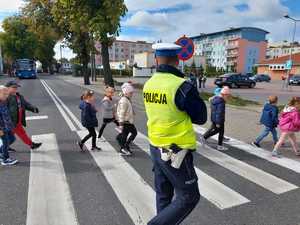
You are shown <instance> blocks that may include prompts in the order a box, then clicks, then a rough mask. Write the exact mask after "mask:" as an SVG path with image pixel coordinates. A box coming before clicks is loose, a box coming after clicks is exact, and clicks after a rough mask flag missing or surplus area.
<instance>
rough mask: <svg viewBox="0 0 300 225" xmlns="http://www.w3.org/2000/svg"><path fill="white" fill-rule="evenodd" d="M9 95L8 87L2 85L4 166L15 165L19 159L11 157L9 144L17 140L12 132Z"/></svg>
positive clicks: (0, 147) (0, 109)
mask: <svg viewBox="0 0 300 225" xmlns="http://www.w3.org/2000/svg"><path fill="white" fill-rule="evenodd" d="M8 96H9V92H8V88H7V87H5V86H2V85H1V86H0V162H1V165H2V166H11V165H15V164H16V163H17V162H18V160H16V159H12V158H10V157H9V152H8V149H9V145H10V144H12V142H13V141H14V140H15V137H14V135H13V133H12V130H13V128H14V126H13V123H12V121H11V118H10V115H9V111H8V107H7V98H8Z"/></svg>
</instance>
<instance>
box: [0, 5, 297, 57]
mask: <svg viewBox="0 0 300 225" xmlns="http://www.w3.org/2000/svg"><path fill="white" fill-rule="evenodd" d="M125 3H126V5H127V8H128V13H127V15H126V17H125V18H123V19H122V23H121V24H122V30H121V35H120V37H119V39H122V40H146V41H151V42H152V41H156V40H159V39H162V40H163V41H171V42H174V41H175V40H176V39H177V38H178V37H179V36H181V35H183V34H185V35H187V36H193V35H199V34H200V33H209V32H215V31H220V30H224V29H228V28H229V27H239V26H253V27H259V28H262V29H265V30H267V31H269V32H270V34H269V35H268V37H267V38H268V40H269V41H270V42H275V41H282V40H291V36H292V35H291V31H292V22H291V21H289V20H287V19H284V18H283V15H285V14H287V13H288V14H290V15H291V16H293V17H296V18H300V0H125ZM21 5H22V1H21V0H9V1H7V0H0V22H1V20H3V18H5V17H6V16H9V15H13V14H14V13H17V12H18V8H19V7H20V6H21ZM296 39H297V40H300V23H299V25H298V32H297V36H296ZM58 49H59V48H57V50H58ZM64 54H65V56H67V57H69V56H70V52H69V51H67V50H64Z"/></svg>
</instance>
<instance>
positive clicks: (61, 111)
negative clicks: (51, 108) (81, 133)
mask: <svg viewBox="0 0 300 225" xmlns="http://www.w3.org/2000/svg"><path fill="white" fill-rule="evenodd" d="M40 81H41V83H42V85H43V86H44V88H45V90H46V91H47V92H48V94H49V96H50V97H51V99H52V100H53V102H54V104H55V105H56V107H57V109H58V111H59V112H60V114H61V115H62V117H63V118H64V119H65V121H66V123H67V124H68V126H69V128H70V129H71V131H76V130H77V129H76V127H75V126H74V124H73V122H72V121H71V119H70V118H69V117H68V115H67V114H66V113H65V111H64V110H63V108H62V107H61V106H60V105H59V103H58V102H57V100H56V99H55V97H53V95H52V93H51V92H50V91H49V89H48V87H47V86H46V85H45V83H44V81H43V80H40Z"/></svg>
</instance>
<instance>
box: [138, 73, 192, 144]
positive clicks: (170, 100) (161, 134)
mask: <svg viewBox="0 0 300 225" xmlns="http://www.w3.org/2000/svg"><path fill="white" fill-rule="evenodd" d="M184 81H185V80H184V79H183V78H180V77H177V76H175V75H173V74H170V73H155V74H154V75H153V76H152V77H151V78H150V79H149V80H148V81H147V83H146V84H145V85H144V89H143V95H144V103H145V108H146V113H147V117H148V122H147V126H148V136H149V141H150V143H151V144H152V145H153V146H156V147H164V148H167V147H169V146H170V145H171V144H173V143H174V144H177V145H178V146H179V147H181V148H184V149H196V135H195V132H194V129H193V125H192V122H191V119H190V117H189V116H188V114H187V113H186V112H183V111H180V110H179V109H178V108H177V106H176V105H175V95H176V92H177V90H178V88H179V87H180V85H181V84H182V83H183V82H184Z"/></svg>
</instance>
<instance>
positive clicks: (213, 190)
mask: <svg viewBox="0 0 300 225" xmlns="http://www.w3.org/2000/svg"><path fill="white" fill-rule="evenodd" d="M134 143H135V144H136V145H137V146H138V147H139V148H141V149H142V150H143V151H145V152H146V153H147V154H150V151H149V141H148V138H147V137H146V136H145V135H144V134H142V133H140V132H138V136H137V137H136V139H135V141H134ZM195 170H196V174H197V176H198V178H199V181H198V182H199V189H200V193H201V195H202V196H203V197H204V198H205V199H207V200H208V201H210V202H211V203H212V204H214V205H215V206H216V207H218V208H219V209H227V208H231V207H234V206H238V205H242V204H245V203H248V202H250V200H249V199H247V198H245V197H244V196H242V195H241V194H239V193H237V192H236V191H234V190H232V189H230V188H229V187H227V186H225V185H224V184H222V183H221V182H219V181H217V180H216V179H214V178H212V177H210V176H209V175H207V174H206V173H204V172H202V171H201V170H200V169H198V168H197V167H195Z"/></svg>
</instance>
